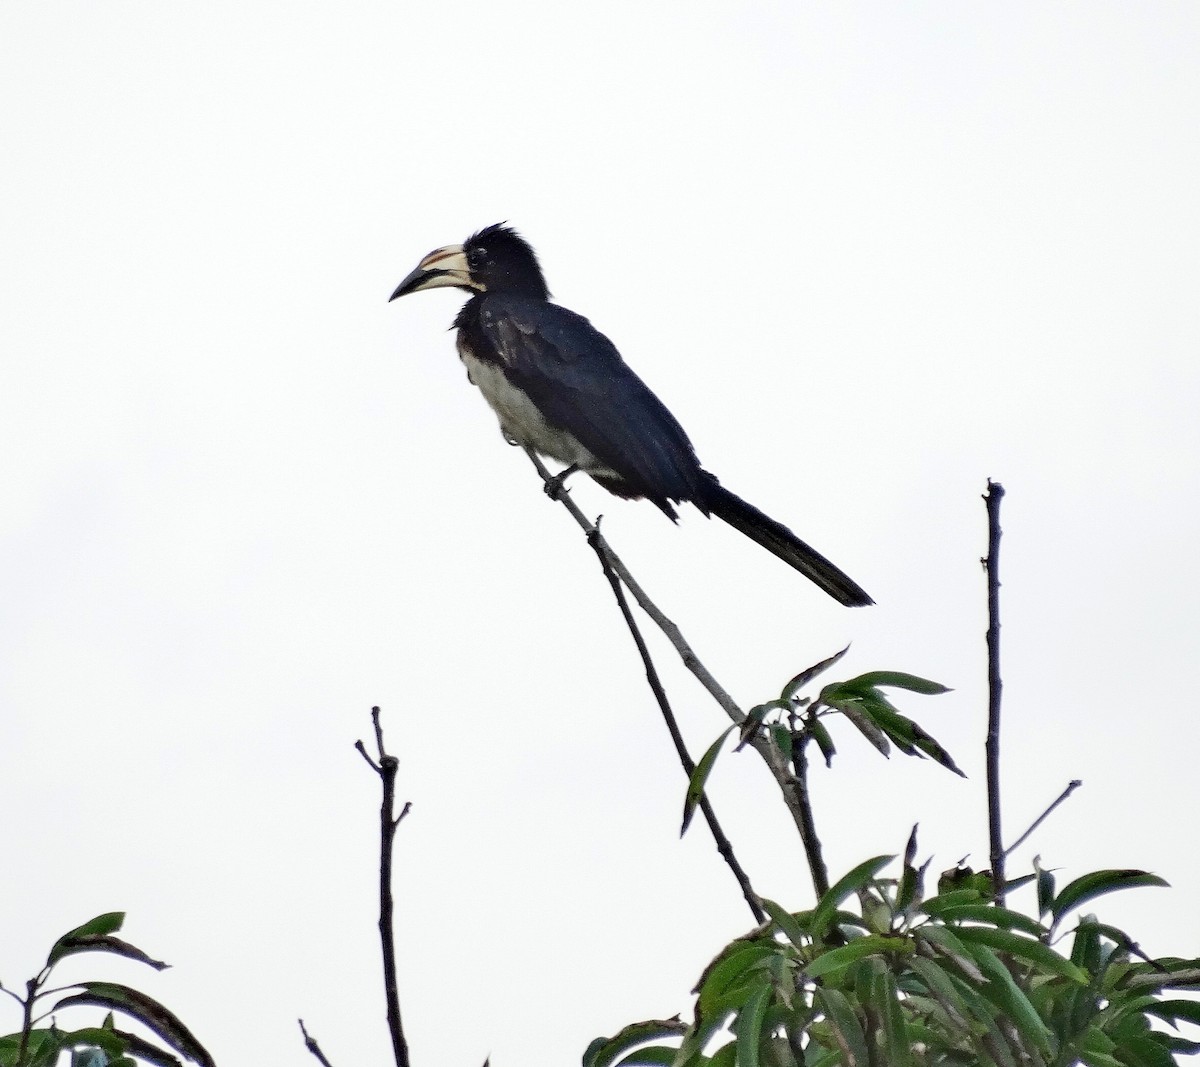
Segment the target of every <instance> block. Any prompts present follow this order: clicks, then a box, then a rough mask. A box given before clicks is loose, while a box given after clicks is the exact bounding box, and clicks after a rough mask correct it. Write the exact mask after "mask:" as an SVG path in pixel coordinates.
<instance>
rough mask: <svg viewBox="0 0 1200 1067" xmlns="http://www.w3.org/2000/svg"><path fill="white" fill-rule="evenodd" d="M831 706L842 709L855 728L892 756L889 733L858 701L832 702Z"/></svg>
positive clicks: (880, 749)
mask: <svg viewBox="0 0 1200 1067" xmlns="http://www.w3.org/2000/svg"><path fill="white" fill-rule="evenodd" d="M829 706H830V707H831V708H835V709H836V710H837V711H840V712H841V713H842V714H843V715H844V716H845V717H846V718H847V719H849V720H850V722H851V723H853V725H854V727H855V729H857V730H858V732H859V733H860V734H862V735H863V737H865V738H866V739H867V740H868V741H870V742H871V744H872V745H874V746H875V747H876V748H877V749H878V750H879V752H880V754H881V755H883V756H890V755H891V754H892V746H891V745H890V744H888V739H887V735H886V734H885V733H884V732H883V731H882V730H881V729H879V727H878V726H876V725H875V722H874V720H873V719H872V718H871V717H870V716H869V715H868V714H867V713H866V712H865V711H863V709H862V707H861V705H860V704H859V703H858V702H857V701H846V702H844V703H839V704H830V705H829Z"/></svg>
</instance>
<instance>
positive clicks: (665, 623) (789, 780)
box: [525, 449, 829, 897]
mask: <svg viewBox="0 0 1200 1067" xmlns="http://www.w3.org/2000/svg"><path fill="white" fill-rule="evenodd" d="M525 452H526V454H527V455H528V456H529V459H530V461H531V462H532V463H533V465H534V467H535V468H536V469H537V472H538V474H540V475H541V476H542V480H543V481H544V482H545V483H546V484H547V486H549V487H550V488H551V489H555V487H557V491H555V492H553V494H552V495H553V496H554V497H555V498H556V499H557V500H558V501H559V503H561V504H562V506H563V507H564V508H566V509H567V511H568V513H569V514H570V515H571V518H573V519H574V520H575V521H576V523H578V524H579V527H580V528H581V529H582V530H583V532H584V533H585V534H587V536H588V539H589V541H590V542H591V543H592V547H593V548H595V549H596V550H597V551H601V550H602V551H603V552H604V556H605V559H606V560H607V561H608V565H609V567H611V568H612V571H613V573H615V574H616V576H617V577H618V578H620V580H621V583H622V584H623V585H624V586H625V588H626V589H628V590H629V592H630V593H632V594H633V599H634V600H636V601H637V602H638V606H639V607H641V609H642V610H643V611H644V612H645V613H646V614H647V615H648V616H649V617H650V619H651V620H652V621H653V623H654V624H655V625H656V626H657V627H658V628H659V629H660V630H661V631H662V632H663V634H664V635H665V636H666V638H667V640H668V641H670V642H671V644H672V645H673V646H674V648H675V651H676V652H677V653H678V654H679V658H680V659H681V660H682V661H683V665H684V666H685V667H686V668H687V669H688V670H689V671H691V672H692V674H693V675H695V677H696V679H697V681H699V682H700V684H701V685H702V686H703V687H704V688H705V689H706V690H708V693H709V695H710V696H712V698H713V699H714V700H715V701H716V702H717V704H718V705H719V706H720V708H721V710H722V711H724V712H725V714H726V715H728V716H729V718H730V719H732V720H733V721H734V722H735V723H738V724H739V725H740V724H741V723H742V721H743V720H744V719H745V718H746V716H745V713H744V712H743V711H742V710H741V709H740V708H739V707H738V706H737V704H736V703H735V701H734V699H733V697H731V696H730V695H729V694H728V693H727V692H726V691H725V690H724V688H722V686H721V685H720V684H719V683H718V682H717V680H716V679H715V678H714V677H713V676H712V673H711V672H710V671H709V670H708V668H707V667H706V666H705V665H704V664H703V663H702V662H701V660H700V657H699V656H697V655H696V653H695V652H694V651H692V648H691V646H690V645H689V644H688V643H687V641H686V640H684V637H683V633H682V632H681V631H680V629H679V627H678V626H676V625H675V623H673V622H672V621H671V620H670V619H669V618H667V616H666V615H664V614H663V612H662V610H661V609H660V608H659V607H658V605H657V604H655V603H654V601H653V600H651V599H650V598H649V597H648V596H647V595H646V593H645V591H644V590H643V589H642V587H641V586H640V585H639V584H638V583H637V581H636V580H635V579H634V577H633V575H632V574H630V573H629V568H628V567H626V566H625V564H624V563H623V562H622V561H621V558H620V557H619V556H618V555H617V554H616V553H615V552H614V551H613V550H612V546H611V545H609V543H608V542H607V541H606V540H605V539H604V536H603V535H602V534H601V533H600V531H599V530H597V529H596V527H595V526H593V525H592V523H591V522H589V521H588V519H587V517H586V516H585V515H584V514H583V512H582V511H580V510H579V507H578V506H577V505H576V503H575V502H574V501H573V500H572V499H571V497H570V494H569V493H567V492H564V491H562V483H561V480H559V481H556V480H555V476H554V475H552V474H551V473H550V471H549V470H547V468H546V465H545V464H544V463H543V462H542V461H541V460H540V459H539V458H538V456H537V454H536V453H535V452H533V451H532V450H530V449H526V450H525ZM597 546H598V547H597ZM750 744H751V746H752V747H753V748H754V750H755V752H757V753H758V754H759V755H760V756H761V757H762V759H763V761H764V762H765V763H766V765H767V768H768V769H769V770H770V772H771V775H772V777H773V778H774V779H775V782H776V784H777V785H778V786H779V789H780V791H781V793H782V794H783V802H784V804H785V805H786V806H787V809H788V811H789V812H790V813H791V816H792V821H793V822H794V823H795V824H796V829H797V830H798V831H799V833H800V839H801V841H802V842H803V843H804V850H805V855H806V856H809V857H810V856H812V855H814V854H817V855H819V854H820V847H821V845H820V841H819V840H818V839H817V838H816V836H815V834H814V833H813V831H812V812H811V807H809V806H808V796H807V789H806V787H805V786H804V785H803V784H802V783H801V782H800V781H799V780H798V779H797V778H796V776H795V775H794V774H792V772H791V771H790V770H789V769H788V765H787V758H786V757H785V755H784V754H783V753H782V752H780V751H779V749H778V748H776V747H775V745H773V744H772V743H771V742H770V741H769V740H767V739H766V738H764V737H762V736H761V735H759V736H756V737H754V738H752V739H751V741H750ZM788 755H790V753H789V754H788ZM806 808H807V811H806ZM809 869H810V871H811V874H812V878H813V888H814V889H815V891H816V894H817V896H818V897H821V896H823V895H824V893H825V892H826V890H828V888H829V883H828V878H827V877H826V878H823V877H822V874H823V870H824V865H823V864H822V865H821V866H820V867H813V866H812V864H811V863H810V865H809Z"/></svg>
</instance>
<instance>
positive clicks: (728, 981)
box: [700, 941, 779, 1013]
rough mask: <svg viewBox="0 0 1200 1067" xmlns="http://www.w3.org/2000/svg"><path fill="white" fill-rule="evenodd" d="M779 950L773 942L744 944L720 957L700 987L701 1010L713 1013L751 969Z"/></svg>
mask: <svg viewBox="0 0 1200 1067" xmlns="http://www.w3.org/2000/svg"><path fill="white" fill-rule="evenodd" d="M735 944H737V942H735ZM778 948H779V946H777V945H776V944H775V943H774V942H772V941H750V942H742V943H741V944H740V946H739V947H738V948H736V949H734V950H733V951H732V952H730V953H729V954H728V955H726V956H724V958H720V957H718V960H717V962H716V963H715V964H714V965H713V966H712V967H710V968H709V970H708V973H707V974H706V975H705V977H704V979H703V982H702V984H701V986H700V1010H701V1011H703V1012H705V1013H707V1012H709V1011H711V1010H712V1008H713V1006H714V1004H715V1002H716V1000H717V998H718V997H720V996H722V995H723V994H724V993H726V992H727V991H728V990H729V989H730V987H731V986H732V985H733V984H734V983H735V982H736V981H737V980H738V979H739V978H741V977H742V976H743V975H745V974H746V972H747V971H749V970H750V969H751V968H753V967H755V966H756V965H757V964H760V963H762V962H763V961H764V960H766V959H767V958H768V957H770V956H773V955H775V953H776V952H777V951H778Z"/></svg>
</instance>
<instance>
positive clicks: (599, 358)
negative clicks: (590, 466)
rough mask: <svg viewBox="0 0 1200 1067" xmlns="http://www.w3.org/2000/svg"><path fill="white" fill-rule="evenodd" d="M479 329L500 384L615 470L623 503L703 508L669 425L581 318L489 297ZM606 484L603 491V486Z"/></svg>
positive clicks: (696, 479) (686, 445)
mask: <svg viewBox="0 0 1200 1067" xmlns="http://www.w3.org/2000/svg"><path fill="white" fill-rule="evenodd" d="M478 329H479V330H480V331H481V333H482V335H483V339H484V340H485V341H486V343H487V347H488V348H489V349H491V351H492V352H493V353H494V354H495V357H496V358H497V359H498V361H499V363H500V365H501V366H502V368H503V371H504V374H505V375H506V376H507V378H508V380H509V381H510V382H511V383H512V384H513V385H514V386H516V387H517V388H518V389H520V390H521V391H522V392H524V393H525V394H526V395H527V396H528V397H529V399H530V400H531V401H533V403H534V404H535V405H536V406H537V408H538V410H539V411H540V412H541V413H542V416H543V417H544V418H545V419H546V421H547V422H549V423H550V424H551V425H553V426H556V427H559V428H560V429H563V430H566V431H568V432H569V433H570V434H572V435H573V436H574V437H575V438H576V439H577V440H578V441H579V443H580V444H582V445H583V446H584V447H585V448H586V449H587V450H588V451H589V452H591V453H592V454H593V455H594V456H595V457H596V458H597V459H598V460H600V461H601V462H602V463H604V464H605V465H606V466H608V467H610V468H611V469H612V470H613V471H615V472H616V473H617V474H618V475H619V476H620V479H621V483H620V484H619V485H614V486H610V488H613V490H614V491H615V492H618V493H620V495H623V496H644V497H646V498H648V499H649V500H651V501H653V502H654V503H656V504H658V506H659V507H661V508H663V510H664V511H666V512H667V513H668V514H669V515H672V517H673V511H672V510H671V509H670V506H669V504H668V503H667V502H668V501H671V500H673V501H684V500H694V501H696V502H697V503H698V504H700V505H701V506H702V507H703V505H704V500H705V485H704V483H703V482H702V480H701V479H702V476H701V472H700V464H699V461H698V460H697V459H696V454H695V451H694V450H693V448H692V443H691V442H690V441H689V440H688V437H687V434H685V433H684V431H683V428H682V427H681V426H680V425H679V423H678V422H676V420H675V417H674V416H673V415H672V414H671V413H670V412H669V411H668V410H667V409H666V407H665V406H664V405H663V403H662V402H661V401H660V400H659V399H658V397H656V396H655V395H654V394H653V393H652V392H651V391H650V389H649V388H648V387H647V386H646V384H645V383H644V382H643V381H642V380H641V379H640V378H639V377H638V376H637V375H636V374H634V372H633V371H632V370H630V369H629V367H628V365H627V364H626V363H625V361H624V360H623V359H622V358H621V354H620V353H619V352H618V351H617V349H616V346H615V345H614V344H613V343H612V342H611V341H610V340H609V339H608V338H607V337H605V336H604V334H602V333H601V332H600V331H599V330H597V329H596V328H595V327H594V326H593V325H592V324H591V323H590V322H588V320H587V319H585V318H584V317H583V316H582V315H577V314H576V313H575V312H573V311H569V310H568V309H567V308H564V307H560V306H559V305H557V304H550V303H546V302H544V301H538V300H530V299H526V298H523V297H517V296H510V295H506V294H489V295H487V296H485V297H484V299H483V300H482V301H481V303H480V306H479V318H478ZM606 484H607V483H606Z"/></svg>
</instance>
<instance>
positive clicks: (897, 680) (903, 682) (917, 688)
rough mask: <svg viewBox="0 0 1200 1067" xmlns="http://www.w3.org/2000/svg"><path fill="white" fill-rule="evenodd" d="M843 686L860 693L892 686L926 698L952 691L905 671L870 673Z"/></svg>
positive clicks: (938, 683)
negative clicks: (878, 687) (923, 695)
mask: <svg viewBox="0 0 1200 1067" xmlns="http://www.w3.org/2000/svg"><path fill="white" fill-rule="evenodd" d="M842 684H843V685H844V686H846V687H847V688H852V689H857V690H859V691H865V690H867V689H874V688H875V687H876V686H890V687H891V688H893V689H907V690H908V691H909V692H911V693H924V694H925V695H926V696H938V695H939V694H941V693H949V692H950V691H951V690H950V688H949V687H948V686H944V685H942V684H941V683H940V682H931V681H929V679H927V678H918V677H917V676H916V675H915V674H905V673H904V672H903V671H868V672H867V673H866V674H860V675H859V676H858V677H857V678H851V679H850V681H848V682H843V683H842Z"/></svg>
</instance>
